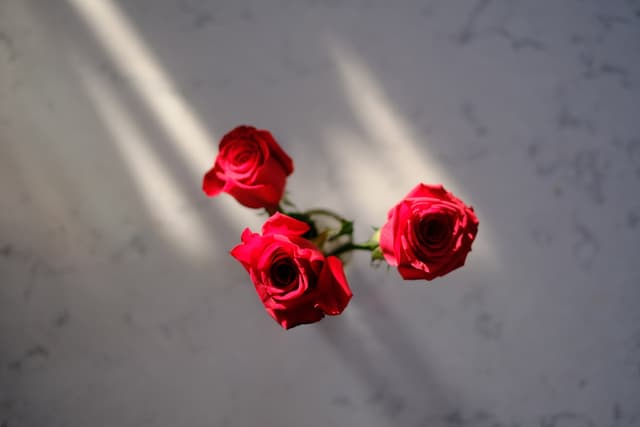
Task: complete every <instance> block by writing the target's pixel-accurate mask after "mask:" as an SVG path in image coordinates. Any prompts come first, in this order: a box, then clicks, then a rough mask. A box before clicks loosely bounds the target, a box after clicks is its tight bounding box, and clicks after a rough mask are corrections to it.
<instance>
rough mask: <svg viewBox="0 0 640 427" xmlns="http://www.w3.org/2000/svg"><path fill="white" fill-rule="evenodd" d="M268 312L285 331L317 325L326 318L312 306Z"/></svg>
mask: <svg viewBox="0 0 640 427" xmlns="http://www.w3.org/2000/svg"><path fill="white" fill-rule="evenodd" d="M267 312H268V313H269V314H270V315H271V317H273V318H274V320H275V321H276V322H278V323H279V324H280V326H282V327H283V328H284V329H291V328H293V327H295V326H298V325H302V324H305V323H315V322H317V321H319V320H320V319H322V318H323V317H324V313H323V312H322V311H321V310H319V309H317V308H315V307H313V306H312V305H310V304H305V305H302V306H300V307H296V308H291V309H287V310H273V309H267Z"/></svg>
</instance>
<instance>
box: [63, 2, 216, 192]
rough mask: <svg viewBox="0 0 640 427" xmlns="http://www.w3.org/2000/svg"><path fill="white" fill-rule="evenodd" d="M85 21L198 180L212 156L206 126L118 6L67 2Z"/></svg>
mask: <svg viewBox="0 0 640 427" xmlns="http://www.w3.org/2000/svg"><path fill="white" fill-rule="evenodd" d="M67 1H68V2H69V3H70V4H71V5H72V6H73V7H74V9H75V10H76V11H77V12H78V13H79V14H80V15H81V16H82V17H83V18H84V19H85V20H86V22H87V23H88V24H89V26H90V27H91V29H92V30H93V31H94V32H95V34H96V36H97V38H98V40H99V41H100V43H101V44H102V46H103V47H104V48H105V50H106V51H107V52H108V53H109V55H110V56H111V58H112V59H113V61H114V62H115V63H116V64H117V65H118V67H119V68H120V69H121V70H122V72H123V73H124V74H125V75H126V76H127V80H128V82H129V83H130V84H131V85H132V86H133V88H134V90H136V91H137V93H138V95H139V96H140V97H141V98H142V99H143V100H144V101H145V103H146V105H147V107H148V108H149V109H150V111H151V112H152V113H153V115H154V116H155V119H156V120H157V122H158V124H159V126H161V127H162V128H163V129H164V130H165V132H167V134H168V135H170V136H171V137H172V138H173V140H174V142H175V145H176V147H177V148H178V150H179V151H180V155H181V156H182V157H183V158H184V160H185V163H186V164H187V165H188V166H189V167H190V168H191V171H192V173H193V174H194V176H195V177H197V179H198V181H199V180H200V178H201V176H202V174H203V171H204V170H205V169H206V168H207V167H208V166H210V165H209V163H210V161H211V159H212V157H213V149H212V147H213V145H212V144H211V141H210V138H209V136H208V132H207V130H206V126H204V125H203V124H202V123H200V122H199V120H198V119H197V117H196V114H195V113H194V112H193V111H192V110H191V108H190V107H189V106H188V105H187V103H186V102H184V100H183V99H182V98H181V96H180V94H179V93H178V90H177V88H176V87H175V85H174V84H173V83H172V81H171V79H170V78H169V76H168V75H167V74H166V73H165V72H164V71H163V68H162V67H161V65H160V64H159V63H158V61H157V60H156V59H155V58H154V56H153V54H152V53H151V51H150V50H149V48H148V47H147V46H146V45H145V42H144V40H143V39H142V37H141V36H140V35H139V34H138V32H137V31H136V29H135V27H134V26H133V25H131V23H130V22H129V20H128V19H127V17H126V16H125V15H124V14H123V13H122V12H121V10H120V9H119V8H118V6H117V5H116V4H115V3H114V2H112V1H109V0H91V1H86V0H67Z"/></svg>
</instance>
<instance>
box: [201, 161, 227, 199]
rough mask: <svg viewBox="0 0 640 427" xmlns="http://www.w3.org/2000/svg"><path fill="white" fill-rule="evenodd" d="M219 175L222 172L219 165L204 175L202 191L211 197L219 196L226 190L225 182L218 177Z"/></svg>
mask: <svg viewBox="0 0 640 427" xmlns="http://www.w3.org/2000/svg"><path fill="white" fill-rule="evenodd" d="M218 173H221V171H220V169H219V168H218V165H215V166H214V167H212V168H211V169H210V170H209V172H207V173H206V174H205V175H204V179H203V180H202V191H204V192H205V193H206V195H207V196H209V197H213V196H217V195H218V194H220V192H221V191H222V189H223V188H224V184H225V181H224V180H222V179H220V178H219V177H218Z"/></svg>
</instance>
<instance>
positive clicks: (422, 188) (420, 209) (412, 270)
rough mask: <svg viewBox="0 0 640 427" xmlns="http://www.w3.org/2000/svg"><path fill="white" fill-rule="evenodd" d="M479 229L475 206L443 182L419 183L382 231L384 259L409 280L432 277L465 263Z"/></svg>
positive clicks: (391, 211) (389, 216)
mask: <svg viewBox="0 0 640 427" xmlns="http://www.w3.org/2000/svg"><path fill="white" fill-rule="evenodd" d="M477 233H478V218H477V217H476V215H475V213H474V211H473V208H472V207H470V206H467V205H465V204H464V203H463V202H462V201H461V200H460V199H458V198H457V197H455V196H454V195H453V194H451V193H450V192H448V191H447V190H445V189H444V187H443V186H442V185H425V184H418V185H417V186H416V187H415V188H414V189H413V190H411V192H409V194H407V196H406V197H405V198H404V199H403V200H402V201H401V202H400V203H398V204H397V205H396V206H394V207H393V208H392V209H391V210H390V211H389V214H388V221H387V223H386V224H385V225H384V226H383V227H382V229H381V231H380V249H381V250H382V254H383V255H384V258H385V260H386V261H387V262H388V263H389V264H390V265H392V266H397V267H398V271H399V273H400V275H401V276H402V277H403V278H404V279H406V280H415V279H426V280H432V279H434V278H436V277H438V276H442V275H444V274H447V273H448V272H450V271H451V270H454V269H456V268H458V267H461V266H462V265H464V262H465V259H466V258H467V254H468V253H469V251H471V243H473V240H474V239H475V237H476V234H477Z"/></svg>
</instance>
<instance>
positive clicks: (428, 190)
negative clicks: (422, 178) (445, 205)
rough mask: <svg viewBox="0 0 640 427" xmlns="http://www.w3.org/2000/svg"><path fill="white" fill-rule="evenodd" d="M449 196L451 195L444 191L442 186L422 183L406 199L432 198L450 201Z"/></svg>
mask: <svg viewBox="0 0 640 427" xmlns="http://www.w3.org/2000/svg"><path fill="white" fill-rule="evenodd" d="M448 195H449V193H448V192H447V190H445V189H444V186H442V184H437V185H428V184H423V183H420V184H418V185H416V186H415V187H414V188H413V189H412V190H411V191H409V194H407V195H406V197H405V199H409V198H418V197H431V198H435V199H439V200H450V198H449V196H448Z"/></svg>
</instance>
